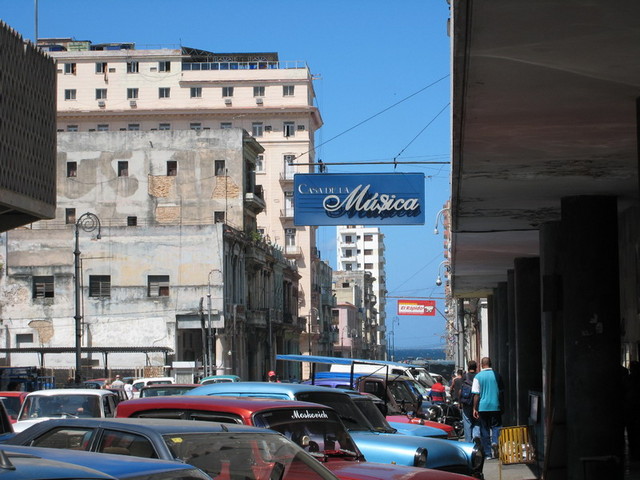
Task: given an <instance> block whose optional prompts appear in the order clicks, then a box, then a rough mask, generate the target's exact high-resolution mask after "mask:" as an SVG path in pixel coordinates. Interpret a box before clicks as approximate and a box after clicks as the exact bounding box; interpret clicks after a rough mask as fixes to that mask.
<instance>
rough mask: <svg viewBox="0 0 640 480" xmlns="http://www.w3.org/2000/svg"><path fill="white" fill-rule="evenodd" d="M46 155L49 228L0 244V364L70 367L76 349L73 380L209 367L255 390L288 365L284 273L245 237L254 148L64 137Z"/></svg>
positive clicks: (257, 206)
mask: <svg viewBox="0 0 640 480" xmlns="http://www.w3.org/2000/svg"><path fill="white" fill-rule="evenodd" d="M58 149H59V151H58V168H57V171H58V175H57V180H58V182H57V183H58V207H57V214H56V219H55V220H50V221H48V220H47V221H41V222H38V223H36V224H33V225H32V226H31V227H30V228H21V229H16V230H13V231H11V232H9V233H7V234H5V235H3V236H1V237H0V245H2V248H1V250H0V251H1V252H2V253H1V254H0V261H2V263H3V264H4V265H6V273H5V275H3V276H2V277H1V278H0V292H1V293H0V312H2V325H3V328H2V330H0V342H1V343H2V344H3V345H5V346H7V347H8V348H5V349H3V350H4V351H5V352H6V356H5V357H4V358H2V359H1V360H2V361H3V362H4V363H5V364H11V365H38V364H42V363H45V362H46V365H47V366H48V367H57V368H59V369H63V368H65V367H69V366H70V365H72V364H73V361H72V352H73V351H74V348H71V347H72V346H73V344H74V336H76V335H78V336H79V338H78V337H76V341H78V340H79V342H80V344H79V345H78V344H76V345H78V346H79V348H80V352H79V353H80V355H81V357H82V358H81V359H80V358H78V359H77V360H79V364H80V369H82V370H83V372H82V376H88V375H89V374H90V373H91V372H90V371H89V368H90V367H95V368H98V369H99V370H98V372H97V373H98V375H96V373H93V375H95V376H102V369H103V368H104V369H105V370H108V367H110V368H115V369H119V370H122V369H131V368H133V367H140V368H141V367H144V366H145V365H151V366H158V365H159V366H164V365H168V366H174V367H176V366H177V365H178V364H179V365H180V366H181V368H187V367H188V364H191V368H192V369H193V370H194V373H198V371H199V369H198V366H199V365H200V364H203V363H208V364H209V365H215V368H214V371H215V372H216V373H234V374H237V375H240V376H241V377H242V378H246V379H254V380H259V379H262V378H263V376H264V372H265V371H268V370H269V369H272V368H274V361H273V359H274V357H275V354H276V353H297V351H298V345H299V336H300V332H301V328H304V324H302V325H299V322H298V301H297V284H298V279H299V275H298V273H297V268H296V266H295V263H294V262H293V261H292V260H290V259H286V258H284V254H283V252H282V249H281V248H277V247H275V246H273V245H270V244H268V243H267V242H265V241H264V239H262V238H260V237H259V236H256V235H254V233H255V228H256V216H257V214H258V212H260V211H261V210H262V209H263V208H264V206H265V204H264V201H263V199H262V197H261V189H260V188H259V186H258V185H256V184H255V177H254V169H255V161H256V158H257V156H258V154H260V153H261V152H262V147H261V146H260V144H258V142H257V141H256V140H255V139H254V138H252V137H250V136H249V135H248V134H247V133H246V132H244V131H242V130H241V129H237V128H234V129H228V130H211V131H197V132H196V131H190V130H182V131H170V132H160V131H157V132H131V131H125V132H120V131H113V132H101V133H88V132H77V133H75V132H74V133H60V134H59V135H58ZM74 237H75V242H74ZM74 244H75V250H74ZM74 267H75V270H74ZM74 297H75V301H74ZM209 321H210V322H211V323H209ZM45 358H46V360H44V359H45ZM209 358H213V359H214V361H207V360H208V359H209ZM205 371H206V370H205ZM76 373H77V370H76ZM105 373H107V372H106V371H105ZM172 373H174V372H172ZM132 374H133V372H132ZM65 379H66V377H65Z"/></svg>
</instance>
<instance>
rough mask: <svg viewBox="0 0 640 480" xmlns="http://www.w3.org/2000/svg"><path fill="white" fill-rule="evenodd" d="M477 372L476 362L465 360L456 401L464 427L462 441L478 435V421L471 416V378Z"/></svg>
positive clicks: (470, 439) (468, 440) (467, 440)
mask: <svg viewBox="0 0 640 480" xmlns="http://www.w3.org/2000/svg"><path fill="white" fill-rule="evenodd" d="M476 373H478V362H476V361H475V360H469V361H468V362H467V373H465V374H464V376H463V377H462V382H461V385H460V391H459V392H458V397H457V400H458V403H459V404H460V407H461V409H462V426H463V427H464V441H465V442H471V441H473V439H474V438H476V437H478V438H479V437H480V422H479V420H478V419H477V418H476V417H474V416H473V398H474V395H473V393H471V392H472V389H473V379H474V378H475V376H476Z"/></svg>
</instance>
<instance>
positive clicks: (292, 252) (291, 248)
mask: <svg viewBox="0 0 640 480" xmlns="http://www.w3.org/2000/svg"><path fill="white" fill-rule="evenodd" d="M284 256H285V257H300V256H302V248H300V247H299V246H297V245H285V247H284Z"/></svg>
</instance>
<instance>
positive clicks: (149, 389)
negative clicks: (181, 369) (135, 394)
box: [139, 383, 200, 398]
mask: <svg viewBox="0 0 640 480" xmlns="http://www.w3.org/2000/svg"><path fill="white" fill-rule="evenodd" d="M199 386H200V385H199V384H198V383H158V384H155V385H147V386H146V387H142V388H141V389H140V395H139V397H140V398H144V397H165V396H167V395H182V394H183V393H186V392H188V391H189V390H193V389H194V388H196V387H199Z"/></svg>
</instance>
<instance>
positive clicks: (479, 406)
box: [471, 357, 503, 458]
mask: <svg viewBox="0 0 640 480" xmlns="http://www.w3.org/2000/svg"><path fill="white" fill-rule="evenodd" d="M480 368H481V370H480V372H479V373H478V374H477V375H476V376H475V377H474V379H473V387H472V388H471V391H472V393H473V394H474V395H473V416H474V417H475V418H476V419H478V420H479V421H480V439H481V441H482V448H483V450H484V454H485V457H486V458H497V457H498V434H499V432H500V427H501V426H502V405H501V400H502V398H501V397H502V390H503V388H502V379H501V378H500V376H499V375H498V374H497V373H496V372H494V371H493V369H492V368H491V359H490V358H489V357H484V358H483V359H482V360H481V361H480Z"/></svg>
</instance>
